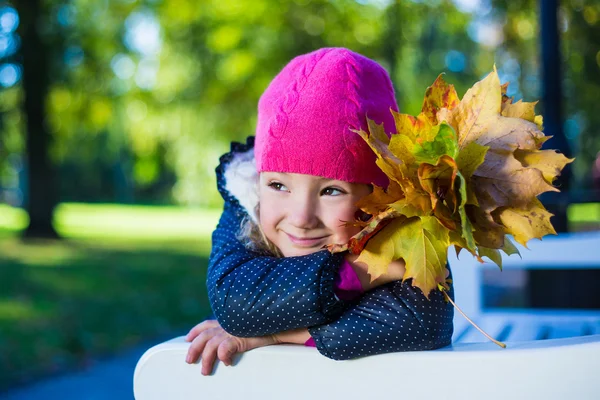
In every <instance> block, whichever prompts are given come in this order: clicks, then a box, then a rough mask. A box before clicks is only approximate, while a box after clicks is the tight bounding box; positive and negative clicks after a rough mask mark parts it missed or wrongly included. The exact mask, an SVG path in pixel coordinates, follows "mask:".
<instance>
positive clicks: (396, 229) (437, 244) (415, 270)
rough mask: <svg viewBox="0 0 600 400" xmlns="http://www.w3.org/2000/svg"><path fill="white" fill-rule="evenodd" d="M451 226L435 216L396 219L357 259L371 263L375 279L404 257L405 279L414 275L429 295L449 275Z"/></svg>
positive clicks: (414, 278) (372, 274)
mask: <svg viewBox="0 0 600 400" xmlns="http://www.w3.org/2000/svg"><path fill="white" fill-rule="evenodd" d="M449 245H450V239H449V236H448V230H447V229H446V228H445V227H444V226H443V225H441V224H440V223H439V222H438V221H437V219H436V218H435V217H413V218H409V219H407V220H395V221H392V222H391V223H389V224H388V225H387V226H386V227H385V228H383V229H382V230H381V231H380V232H379V233H378V234H377V235H375V236H374V237H373V238H371V240H369V242H368V243H367V245H366V247H365V249H364V250H363V251H362V252H361V254H360V256H359V257H358V259H357V260H356V262H363V263H365V264H366V265H368V266H369V274H370V275H371V280H375V279H377V278H378V277H379V276H381V275H382V274H383V273H385V271H386V270H387V267H388V265H389V264H390V263H391V262H392V261H395V260H399V259H401V258H402V259H404V262H405V263H406V273H405V275H404V280H406V279H410V278H412V284H413V286H416V287H418V288H420V289H421V290H422V291H423V293H424V294H425V296H429V293H430V292H431V291H432V290H433V289H435V288H437V284H438V283H442V282H444V280H445V278H446V261H447V251H448V246H449Z"/></svg>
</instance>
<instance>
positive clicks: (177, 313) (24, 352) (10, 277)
mask: <svg viewBox="0 0 600 400" xmlns="http://www.w3.org/2000/svg"><path fill="white" fill-rule="evenodd" d="M218 216H219V211H203V210H197V211H192V210H187V209H183V208H153V207H128V206H109V205H83V204H66V205H61V206H60V207H59V208H58V210H57V213H56V221H55V222H56V223H55V225H56V227H57V229H58V231H59V232H60V233H61V234H62V235H63V236H64V237H65V238H66V239H65V240H62V241H48V240H43V241H27V242H23V241H21V240H20V239H19V238H18V234H19V232H20V231H21V230H22V229H23V228H24V227H25V226H26V224H27V215H26V214H24V213H23V212H22V211H20V210H15V209H12V208H9V207H6V206H1V205H0V392H1V391H2V390H3V389H6V388H8V387H10V386H14V385H18V384H22V383H26V382H29V381H31V380H33V379H36V378H39V377H41V376H44V375H47V374H51V373H55V372H61V371H65V370H68V369H73V368H77V367H79V366H85V365H88V364H89V363H90V362H94V360H97V359H98V358H101V357H103V356H108V355H112V354H116V353H118V352H119V351H122V350H124V349H126V348H128V347H131V346H134V345H136V344H139V343H143V342H146V341H148V340H152V339H156V338H159V337H165V336H168V335H175V334H182V333H184V332H185V331H186V329H189V328H190V327H191V326H192V325H194V324H196V323H198V322H199V321H200V320H201V319H202V318H204V317H205V316H206V315H208V314H209V312H210V308H209V305H208V300H207V297H206V288H205V279H206V266H207V258H208V253H209V250H210V232H211V231H212V230H213V228H214V226H215V225H216V222H217V218H218Z"/></svg>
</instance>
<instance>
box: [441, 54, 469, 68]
mask: <svg viewBox="0 0 600 400" xmlns="http://www.w3.org/2000/svg"><path fill="white" fill-rule="evenodd" d="M445 62H446V67H448V69H449V70H450V71H452V72H462V71H464V70H465V67H466V65H467V59H466V57H465V55H464V54H463V53H461V52H460V51H457V50H450V51H449V52H448V53H446V58H445Z"/></svg>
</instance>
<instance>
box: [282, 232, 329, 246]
mask: <svg viewBox="0 0 600 400" xmlns="http://www.w3.org/2000/svg"><path fill="white" fill-rule="evenodd" d="M286 235H288V237H289V238H290V241H291V242H292V243H294V244H295V245H296V246H299V247H315V246H316V245H318V244H320V243H321V242H323V239H325V238H326V237H327V236H320V237H297V236H294V235H290V234H289V233H287V232H286Z"/></svg>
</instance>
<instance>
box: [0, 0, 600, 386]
mask: <svg viewBox="0 0 600 400" xmlns="http://www.w3.org/2000/svg"><path fill="white" fill-rule="evenodd" d="M539 14H540V11H539V2H538V1H533V0H525V1H508V0H419V1H417V0H413V1H391V0H313V1H310V0H295V1H273V0H253V1H235V0H214V1H212V0H15V1H6V0H0V203H2V204H0V390H3V389H5V388H8V387H10V386H13V385H17V384H21V383H25V382H29V381H31V380H32V379H36V378H38V377H40V376H44V375H47V374H51V373H56V372H60V371H64V370H67V369H73V368H76V367H78V366H85V365H88V364H89V363H90V362H93V361H94V360H96V359H98V358H99V357H103V356H107V355H111V354H115V353H118V352H119V351H120V350H122V349H125V348H127V347H129V346H133V345H135V344H139V343H142V342H143V341H144V340H148V339H153V338H157V337H164V336H168V335H174V334H181V333H183V332H184V331H185V329H187V328H189V327H190V326H192V324H195V323H197V322H198V321H200V320H201V319H202V318H204V317H205V316H206V315H208V313H209V312H210V310H209V307H208V304H207V299H206V291H205V288H204V279H205V273H206V271H205V269H206V263H207V261H206V260H207V257H208V253H209V249H210V232H211V230H212V229H213V227H214V226H215V224H216V221H217V219H218V216H219V208H220V206H221V200H220V198H219V196H218V193H217V191H216V189H215V178H214V168H215V167H216V165H217V163H218V158H219V156H220V155H221V154H222V153H224V152H226V151H227V149H228V148H229V143H230V141H232V140H236V141H242V140H244V139H245V137H246V136H248V135H252V134H253V132H254V125H255V122H256V104H257V101H258V98H259V96H260V94H261V93H262V91H263V90H264V89H265V88H266V86H267V85H268V83H269V81H270V80H271V79H272V78H273V76H274V75H275V74H276V73H277V72H278V71H279V70H280V69H281V68H282V67H283V66H284V65H285V64H286V63H287V62H288V61H289V60H290V59H291V58H292V57H294V56H296V55H298V54H301V53H305V52H309V51H312V50H314V49H316V48H319V47H324V46H344V47H348V48H350V49H352V50H354V51H357V52H360V53H362V54H364V55H366V56H369V57H371V58H374V59H376V60H377V61H379V62H380V63H381V64H382V65H383V66H385V67H386V68H387V69H388V71H389V72H390V74H391V76H392V78H393V81H394V84H395V87H396V91H397V98H398V102H399V106H400V109H401V111H402V112H406V113H411V114H416V113H418V112H419V110H420V107H421V103H422V99H423V94H424V91H425V88H426V87H427V86H428V85H429V84H431V83H432V82H433V81H434V80H435V78H436V77H437V76H438V75H439V74H440V73H442V72H445V73H446V80H447V81H449V82H450V83H453V84H455V85H456V87H457V90H458V92H459V94H460V95H461V96H462V94H464V92H465V90H466V89H467V88H468V87H470V86H471V85H472V84H473V83H474V82H475V81H477V80H479V79H481V78H482V77H483V76H484V75H485V74H487V73H488V72H489V71H491V69H492V68H493V66H494V65H496V67H497V68H498V72H499V74H500V78H501V80H502V81H503V82H510V86H509V89H508V94H509V95H511V96H514V97H515V98H516V99H520V98H522V99H524V100H526V101H534V100H536V99H541V97H542V93H543V87H542V77H541V73H540V71H541V61H540V59H541V58H540V47H541V42H540V23H539ZM558 27H559V33H560V39H561V41H560V51H561V63H560V68H561V70H562V78H561V82H560V84H561V86H562V90H563V93H562V99H561V101H562V110H563V118H562V120H563V123H562V126H561V128H562V130H563V131H564V135H565V137H566V139H567V142H568V145H569V146H570V148H571V151H572V154H573V155H574V156H576V157H577V159H576V161H575V162H574V163H573V165H572V180H571V183H570V186H569V187H570V192H572V193H573V194H572V195H571V197H570V200H569V201H570V202H572V203H578V202H585V203H588V204H581V205H578V204H574V205H572V206H570V207H569V210H568V212H569V214H568V215H569V223H570V227H571V229H575V230H577V229H597V228H598V226H599V225H600V222H599V221H600V206H599V205H598V204H594V203H590V201H593V200H594V199H597V198H598V197H597V193H598V190H599V189H600V160H598V161H596V160H597V157H598V151H599V150H600V135H599V133H598V132H599V128H598V126H600V113H598V112H597V111H596V109H597V96H598V93H600V29H599V27H600V3H598V2H597V1H594V0H564V1H562V2H561V4H560V8H559V13H558ZM543 106H544V104H543V103H541V104H540V110H542V109H543ZM36 107H37V108H36ZM548 147H549V148H552V147H553V141H552V140H550V141H549V142H548ZM595 163H596V167H594V165H595ZM594 182H595V183H594ZM30 217H31V218H30ZM30 221H31V224H30ZM23 237H24V238H26V239H27V240H22V238H23Z"/></svg>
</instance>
